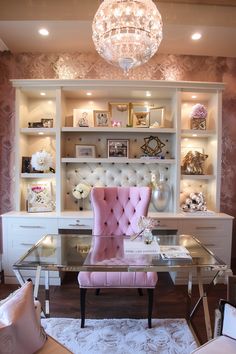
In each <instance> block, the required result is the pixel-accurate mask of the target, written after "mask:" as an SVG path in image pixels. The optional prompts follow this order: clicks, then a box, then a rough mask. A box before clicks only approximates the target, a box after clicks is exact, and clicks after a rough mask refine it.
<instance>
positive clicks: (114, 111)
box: [108, 102, 131, 127]
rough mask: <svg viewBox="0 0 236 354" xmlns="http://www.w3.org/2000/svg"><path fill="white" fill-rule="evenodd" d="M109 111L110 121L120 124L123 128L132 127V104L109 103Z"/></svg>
mask: <svg viewBox="0 0 236 354" xmlns="http://www.w3.org/2000/svg"><path fill="white" fill-rule="evenodd" d="M108 111H109V113H110V119H112V120H113V121H118V122H120V126H121V127H126V126H127V125H130V124H131V122H130V114H131V106H130V102H109V103H108Z"/></svg>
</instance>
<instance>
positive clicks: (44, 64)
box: [0, 52, 236, 216]
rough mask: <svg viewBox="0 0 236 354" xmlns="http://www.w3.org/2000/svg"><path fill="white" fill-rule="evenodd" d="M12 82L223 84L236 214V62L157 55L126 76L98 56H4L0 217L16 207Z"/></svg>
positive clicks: (226, 189)
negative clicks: (94, 80) (166, 81)
mask: <svg viewBox="0 0 236 354" xmlns="http://www.w3.org/2000/svg"><path fill="white" fill-rule="evenodd" d="M10 79H110V80H112V79H114V80H115V79H130V80H184V81H218V82H224V83H225V84H226V88H225V91H224V93H223V143H222V150H223V156H222V192H221V210H222V211H223V212H226V213H229V214H231V215H234V216H236V203H235V201H236V160H235V148H236V124H235V119H236V59H234V58H233V59H232V58H220V57H202V56H186V55H184V56H183V55H178V56H176V55H158V54H157V55H155V56H154V57H153V58H152V59H151V60H150V61H149V62H148V63H147V64H145V65H144V66H141V67H138V68H136V69H134V70H132V71H131V72H130V74H129V77H128V78H127V77H126V76H124V74H123V72H122V71H121V70H120V69H119V68H116V67H113V66H111V65H109V64H107V63H106V62H105V61H104V60H103V59H102V58H100V57H99V56H98V55H97V54H91V53H59V54H58V53H57V54H55V53H52V54H45V53H44V54H39V53H37V54H33V53H18V54H11V53H9V52H2V53H0V166H1V168H0V213H4V212H7V211H9V210H11V209H12V208H13V194H14V123H15V112H14V89H13V88H12V87H11V83H10V81H9V80H10Z"/></svg>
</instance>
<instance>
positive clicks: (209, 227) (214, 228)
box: [196, 226, 216, 230]
mask: <svg viewBox="0 0 236 354" xmlns="http://www.w3.org/2000/svg"><path fill="white" fill-rule="evenodd" d="M196 230H216V227H215V226H196Z"/></svg>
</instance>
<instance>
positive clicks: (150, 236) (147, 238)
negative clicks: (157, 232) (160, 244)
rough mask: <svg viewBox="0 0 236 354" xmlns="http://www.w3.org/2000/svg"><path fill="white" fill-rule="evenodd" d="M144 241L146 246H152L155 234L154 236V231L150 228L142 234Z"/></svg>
mask: <svg viewBox="0 0 236 354" xmlns="http://www.w3.org/2000/svg"><path fill="white" fill-rule="evenodd" d="M142 239H143V241H144V243H146V244H148V245H149V244H150V243H152V241H153V234H152V230H151V229H149V228H146V229H145V230H144V231H143V233H142Z"/></svg>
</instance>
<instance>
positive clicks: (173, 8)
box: [0, 0, 236, 57]
mask: <svg viewBox="0 0 236 354" xmlns="http://www.w3.org/2000/svg"><path fill="white" fill-rule="evenodd" d="M154 2H155V3H156V4H157V7H158V9H159V11H160V13H161V15H162V19H163V41H162V43H161V45H160V48H159V50H158V53H161V54H189V55H210V56H227V57H236V45H235V38H236V0H206V1H204V0H182V1H181V0H172V1H168V0H159V1H155V0H154ZM100 3H101V0H86V1H85V0H20V1H19V0H0V51H1V50H2V51H3V50H10V51H11V52H12V53H17V52H78V51H86V52H93V51H95V49H94V45H93V41H92V29H91V27H92V19H93V16H94V14H95V12H96V10H97V9H98V7H99V5H100ZM41 27H47V28H48V30H49V31H50V35H49V36H48V37H41V36H39V35H38V32H37V31H38V29H39V28H41ZM196 31H198V32H201V33H202V39H201V40H200V41H197V42H193V41H192V40H191V39H190V36H191V34H192V33H193V32H196Z"/></svg>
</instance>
